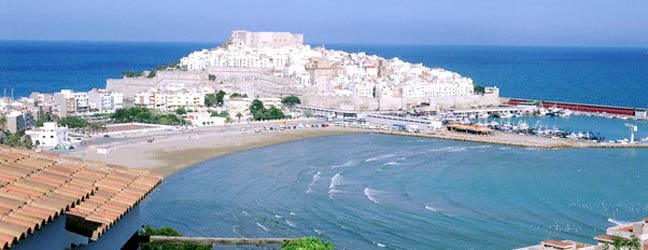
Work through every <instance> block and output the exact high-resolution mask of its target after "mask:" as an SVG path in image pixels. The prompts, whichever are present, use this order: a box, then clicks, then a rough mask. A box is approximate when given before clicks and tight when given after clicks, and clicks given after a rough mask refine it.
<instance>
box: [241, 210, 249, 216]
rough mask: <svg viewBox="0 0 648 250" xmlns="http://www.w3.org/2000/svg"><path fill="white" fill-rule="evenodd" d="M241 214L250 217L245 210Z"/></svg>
mask: <svg viewBox="0 0 648 250" xmlns="http://www.w3.org/2000/svg"><path fill="white" fill-rule="evenodd" d="M242 214H243V215H245V216H247V217H250V214H248V212H246V211H245V210H243V212H242Z"/></svg>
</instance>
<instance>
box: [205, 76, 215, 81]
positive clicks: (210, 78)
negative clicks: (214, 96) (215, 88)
mask: <svg viewBox="0 0 648 250" xmlns="http://www.w3.org/2000/svg"><path fill="white" fill-rule="evenodd" d="M207 77H208V78H209V80H210V81H216V76H215V75H212V74H209V76H207Z"/></svg>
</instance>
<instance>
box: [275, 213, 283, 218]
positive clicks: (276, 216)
mask: <svg viewBox="0 0 648 250" xmlns="http://www.w3.org/2000/svg"><path fill="white" fill-rule="evenodd" d="M275 218H277V219H281V218H283V217H281V215H278V214H275Z"/></svg>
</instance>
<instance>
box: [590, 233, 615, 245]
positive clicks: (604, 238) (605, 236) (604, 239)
mask: <svg viewBox="0 0 648 250" xmlns="http://www.w3.org/2000/svg"><path fill="white" fill-rule="evenodd" d="M594 239H595V240H597V241H599V242H607V243H612V235H608V234H602V235H598V236H595V237H594Z"/></svg>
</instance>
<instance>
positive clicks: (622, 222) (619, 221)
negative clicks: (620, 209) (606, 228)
mask: <svg viewBox="0 0 648 250" xmlns="http://www.w3.org/2000/svg"><path fill="white" fill-rule="evenodd" d="M608 222H610V223H614V224H616V225H617V226H619V225H626V224H630V222H628V221H621V220H616V219H612V218H608Z"/></svg>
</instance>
